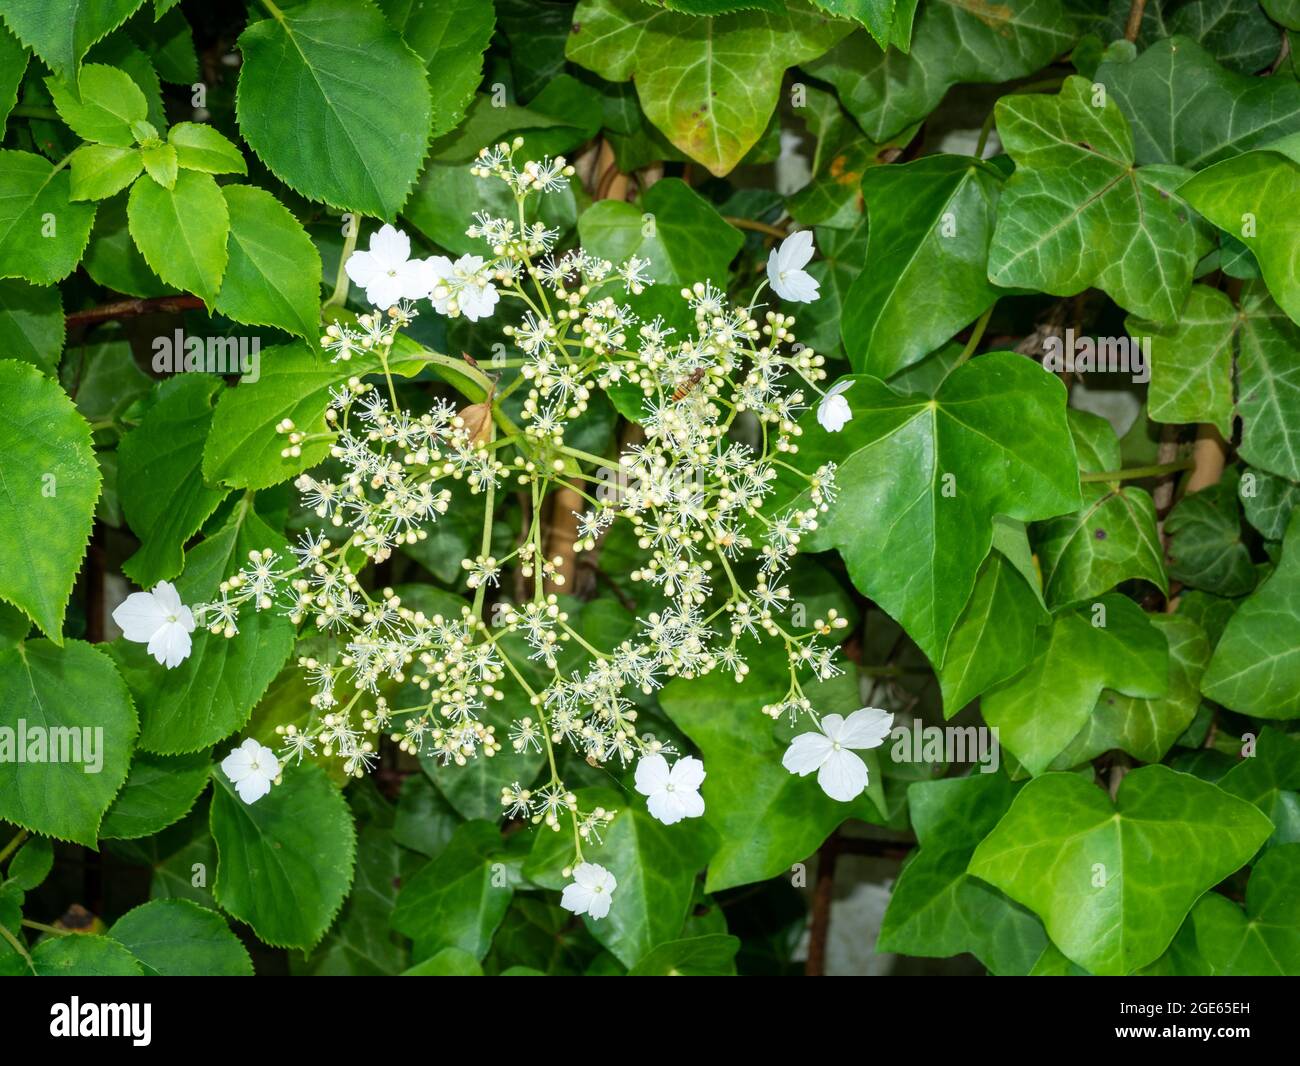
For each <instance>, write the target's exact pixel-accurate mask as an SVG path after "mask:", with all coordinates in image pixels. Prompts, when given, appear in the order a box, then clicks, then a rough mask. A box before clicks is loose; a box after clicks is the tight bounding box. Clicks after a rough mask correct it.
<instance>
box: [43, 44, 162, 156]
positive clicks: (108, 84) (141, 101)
mask: <svg viewBox="0 0 1300 1066" xmlns="http://www.w3.org/2000/svg"><path fill="white" fill-rule="evenodd" d="M45 87H46V88H47V89H48V90H49V93H50V98H51V99H52V100H53V101H54V106H55V108H56V109H57V110H58V112H59V117H60V118H61V119H63V121H64V122H66V123H67V124H68V126H69V127H70V128H71V130H72V132H73V133H75V134H76V135H77V136H78V137H80V138H81V139H82V140H83V141H93V142H95V143H97V144H107V145H112V146H114V147H117V148H130V147H131V146H132V145H134V144H135V142H136V136H135V126H136V124H137V123H140V122H144V121H145V120H146V119H147V118H148V117H149V104H148V103H147V102H146V101H145V98H144V93H142V92H141V91H140V87H139V86H138V85H136V83H135V82H134V81H132V80H131V77H130V75H128V74H125V73H123V72H122V71H120V70H117V69H115V68H113V67H106V66H104V65H102V64H100V63H87V64H86V65H85V66H84V67H82V68H81V76H80V80H79V81H78V82H77V83H76V84H71V83H69V82H65V81H61V80H60V79H58V78H46V79H45Z"/></svg>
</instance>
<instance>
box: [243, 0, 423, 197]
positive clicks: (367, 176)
mask: <svg viewBox="0 0 1300 1066" xmlns="http://www.w3.org/2000/svg"><path fill="white" fill-rule="evenodd" d="M239 49H240V51H241V52H242V53H243V56H244V65H243V68H242V69H241V71H240V74H239V94H238V99H237V108H238V116H239V129H240V133H241V134H243V137H244V139H245V140H246V141H247V142H248V144H249V147H251V148H252V149H253V151H254V152H256V153H257V154H258V156H260V157H261V159H262V161H263V162H265V163H266V165H267V166H268V167H269V168H270V169H271V171H272V173H274V174H275V176H276V177H278V178H279V179H280V180H281V181H283V182H284V183H285V184H286V185H288V186H290V187H291V188H293V189H296V190H297V191H298V192H300V193H302V194H303V195H304V196H306V197H308V198H309V199H312V200H323V201H324V202H325V203H327V204H330V205H331V206H333V207H338V208H342V209H344V210H348V211H360V212H362V213H364V214H367V215H374V216H378V217H380V218H385V219H390V220H391V219H392V218H393V217H394V216H396V214H397V212H398V209H399V208H400V207H401V206H402V203H403V202H404V201H405V200H406V197H407V195H408V193H409V192H410V189H411V185H412V183H413V182H414V181H415V179H416V176H417V175H418V174H419V172H420V164H421V163H422V162H423V160H424V153H425V149H426V146H427V145H428V142H429V129H430V126H429V124H430V102H429V84H428V79H427V78H426V76H425V70H424V65H423V64H422V63H421V62H420V59H419V57H418V56H416V55H415V53H414V52H412V51H411V49H410V48H408V47H407V46H406V44H404V43H403V41H402V39H401V38H400V37H399V36H398V35H397V32H396V31H395V30H394V29H393V28H392V26H390V25H389V24H388V21H387V20H386V19H385V18H384V16H383V15H382V14H380V13H379V11H377V10H376V9H375V8H374V7H372V6H371V5H370V4H369V3H360V4H357V3H352V2H350V0H310V2H309V3H305V4H300V5H298V6H295V7H292V8H290V9H289V10H288V11H284V12H280V11H277V12H276V13H275V17H273V18H269V19H263V20H261V21H259V22H254V23H252V25H250V26H249V27H248V29H246V30H245V31H244V32H243V34H241V35H240V38H239ZM378 72H382V76H377V75H378ZM286 100H293V101H294V102H295V103H294V106H293V107H285V106H284V101H286ZM326 159H328V160H329V161H330V165H328V166H322V165H321V160H326Z"/></svg>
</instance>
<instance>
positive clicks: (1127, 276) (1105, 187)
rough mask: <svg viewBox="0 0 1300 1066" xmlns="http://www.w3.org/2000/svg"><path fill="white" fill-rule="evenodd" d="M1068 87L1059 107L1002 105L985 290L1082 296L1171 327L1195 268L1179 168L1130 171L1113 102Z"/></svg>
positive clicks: (1078, 84)
mask: <svg viewBox="0 0 1300 1066" xmlns="http://www.w3.org/2000/svg"><path fill="white" fill-rule="evenodd" d="M1093 100H1094V90H1093V87H1092V83H1090V82H1089V81H1087V80H1086V79H1084V78H1079V77H1071V78H1067V79H1066V81H1065V84H1064V85H1063V86H1062V87H1061V91H1060V93H1059V94H1058V95H1056V96H1004V97H1002V98H1001V99H1000V100H999V101H998V102H997V105H996V107H995V113H996V115H997V125H998V135H999V136H1000V137H1001V138H1002V143H1003V144H1004V145H1005V146H1006V149H1007V152H1008V153H1009V154H1010V155H1011V158H1012V159H1014V160H1015V162H1016V172H1015V173H1014V174H1013V175H1012V176H1011V178H1010V179H1009V180H1008V181H1007V183H1006V185H1005V187H1004V188H1003V191H1002V197H1001V199H1000V200H999V201H998V221H997V228H996V229H995V230H994V232H993V242H992V244H991V246H990V248H989V278H990V279H991V280H992V281H994V282H995V283H997V284H999V285H1003V286H1006V287H1012V288H1016V287H1019V288H1029V289H1037V290H1041V291H1043V292H1049V293H1052V294H1053V295H1056V296H1072V295H1074V294H1075V293H1077V292H1081V291H1082V290H1083V289H1085V288H1088V287H1090V286H1095V287H1097V288H1100V289H1102V290H1104V291H1105V292H1106V294H1107V295H1108V296H1110V297H1111V298H1112V299H1114V300H1115V302H1116V303H1118V304H1119V305H1120V306H1121V307H1124V308H1126V309H1127V310H1129V311H1133V312H1134V313H1136V314H1139V315H1144V316H1146V317H1148V318H1154V319H1158V320H1160V321H1162V322H1163V321H1168V320H1169V319H1172V318H1174V317H1176V316H1177V314H1178V309H1179V308H1180V307H1181V306H1182V305H1183V301H1184V300H1186V298H1187V293H1188V291H1189V289H1190V287H1191V282H1192V268H1193V267H1194V266H1195V265H1196V260H1197V258H1198V253H1197V236H1196V231H1195V228H1194V225H1195V224H1194V221H1193V216H1192V214H1191V212H1190V211H1188V210H1187V208H1186V207H1185V206H1184V205H1183V204H1182V203H1181V202H1180V201H1179V200H1178V199H1177V198H1176V197H1175V196H1174V195H1173V190H1174V189H1176V188H1177V187H1178V186H1179V184H1180V183H1181V182H1182V180H1183V179H1184V178H1185V176H1186V172H1184V171H1182V170H1179V169H1178V168H1176V167H1143V168H1140V169H1135V167H1134V165H1133V164H1134V156H1133V137H1132V134H1131V133H1130V132H1129V128H1128V123H1127V122H1125V120H1124V116H1123V114H1122V113H1121V112H1120V110H1119V107H1118V106H1117V105H1116V103H1115V101H1114V100H1112V99H1107V100H1106V101H1105V106H1104V107H1095V106H1094V105H1093Z"/></svg>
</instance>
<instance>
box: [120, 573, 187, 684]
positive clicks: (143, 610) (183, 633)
mask: <svg viewBox="0 0 1300 1066" xmlns="http://www.w3.org/2000/svg"><path fill="white" fill-rule="evenodd" d="M113 621H114V622H116V623H117V624H118V627H119V628H120V629H121V630H122V636H124V637H126V639H127V640H129V641H132V642H134V643H136V644H147V645H148V646H149V654H150V655H152V656H153V657H154V658H155V659H157V660H158V661H159V662H160V663H162V665H163V666H165V667H167V669H168V670H170V669H171V668H172V667H174V666H179V665H180V664H181V663H182V662H183V661H184V660H185V659H186V658H187V657H188V656H189V654H190V646H191V641H190V634H191V633H193V632H194V614H193V612H192V611H191V610H190V609H189V608H188V607H186V606H185V604H183V603H181V595H180V593H179V592H177V591H176V588H175V586H173V585H172V583H171V582H170V581H159V582H158V584H157V585H155V586H154V588H153V591H152V592H133V593H131V595H129V596H128V597H127V598H126V599H125V600H123V601H122V602H121V603H119V604H118V605H117V610H115V611H114V612H113Z"/></svg>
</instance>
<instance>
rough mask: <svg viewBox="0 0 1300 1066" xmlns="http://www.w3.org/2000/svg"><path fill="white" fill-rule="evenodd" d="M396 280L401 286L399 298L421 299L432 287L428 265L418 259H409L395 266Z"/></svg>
mask: <svg viewBox="0 0 1300 1066" xmlns="http://www.w3.org/2000/svg"><path fill="white" fill-rule="evenodd" d="M395 280H396V282H397V284H398V285H399V286H400V288H401V297H400V298H401V299H403V300H423V299H424V298H425V297H426V296H428V295H429V290H430V289H432V288H433V282H432V281H431V280H430V278H429V270H428V267H426V266H425V264H424V261H423V260H420V259H411V260H408V261H407V262H405V263H403V264H402V265H401V266H399V267H398V268H397V277H396V279H395Z"/></svg>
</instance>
